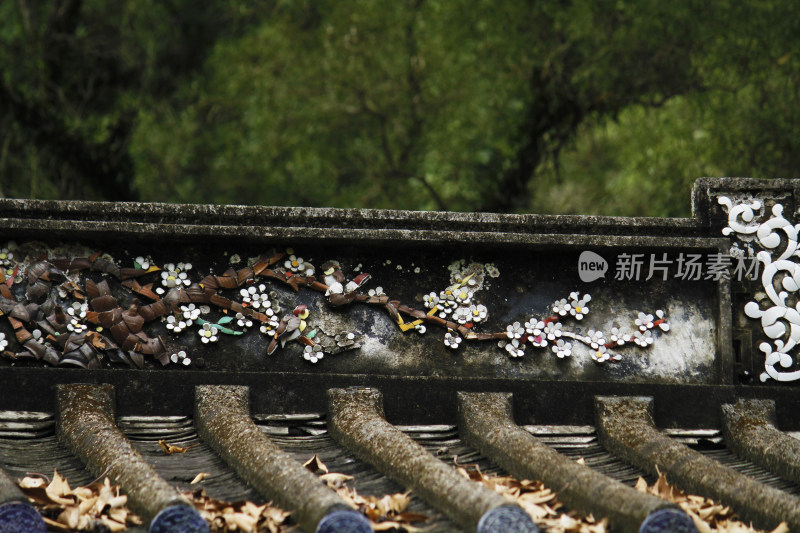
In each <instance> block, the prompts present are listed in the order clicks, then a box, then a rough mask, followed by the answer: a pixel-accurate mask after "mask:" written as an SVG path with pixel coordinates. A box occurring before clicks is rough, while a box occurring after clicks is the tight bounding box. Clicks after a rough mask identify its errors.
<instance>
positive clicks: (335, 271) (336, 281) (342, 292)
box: [321, 261, 371, 306]
mask: <svg viewBox="0 0 800 533" xmlns="http://www.w3.org/2000/svg"><path fill="white" fill-rule="evenodd" d="M321 268H322V273H323V275H324V276H325V285H327V286H328V290H327V291H325V296H326V297H327V298H328V302H329V303H330V304H331V305H333V306H340V305H345V304H349V303H350V302H352V301H353V300H355V299H356V296H357V294H356V291H357V290H358V288H359V287H361V286H362V285H363V284H365V283H366V282H367V281H369V279H370V277H371V276H370V275H369V274H367V273H366V272H362V273H361V274H359V275H358V276H356V277H355V278H353V279H352V280H350V281H348V282H347V284H345V277H344V274H343V273H342V269H341V266H340V265H339V262H338V261H328V262H326V263H324V264H323V265H322V267H321Z"/></svg>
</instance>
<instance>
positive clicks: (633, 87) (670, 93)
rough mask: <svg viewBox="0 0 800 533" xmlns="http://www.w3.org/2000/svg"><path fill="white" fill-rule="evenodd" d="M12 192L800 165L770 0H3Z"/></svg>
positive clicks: (490, 189)
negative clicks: (542, 0)
mask: <svg viewBox="0 0 800 533" xmlns="http://www.w3.org/2000/svg"><path fill="white" fill-rule="evenodd" d="M0 72H2V85H0V195H2V196H9V197H22V198H86V199H114V200H143V201H169V202H208V203H241V204H264V205H306V206H338V207H356V206H358V207H373V208H399V209H442V210H465V211H474V210H487V211H498V212H539V213H586V214H610V215H651V216H686V215H688V212H689V191H690V187H691V184H692V182H693V181H694V180H695V179H696V178H697V177H701V176H752V177H795V176H796V175H797V171H796V169H797V168H798V163H800V126H799V125H800V120H799V119H800V105H798V87H800V83H798V82H800V80H798V77H800V18H799V17H797V16H796V10H795V9H794V6H793V5H792V3H791V2H778V1H774V2H773V1H771V0H741V1H724V0H723V1H718V2H716V1H715V2H706V1H694V0H675V1H673V2H651V1H645V0H599V1H598V0H571V1H566V0H565V1H562V2H537V1H522V0H492V1H487V0H470V1H466V0H447V1H445V0H397V1H394V2H385V1H374V0H373V1H368V0H350V1H347V2H341V1H338V2H335V1H326V0H320V1H310V0H308V1H302V0H293V1H289V0H286V1H263V2H245V1H243V0H200V1H198V0H194V1H189V0H158V1H156V0H118V1H115V2H107V1H104V0H8V1H6V2H0Z"/></svg>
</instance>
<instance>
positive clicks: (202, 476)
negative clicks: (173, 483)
mask: <svg viewBox="0 0 800 533" xmlns="http://www.w3.org/2000/svg"><path fill="white" fill-rule="evenodd" d="M207 477H208V474H206V473H205V472H200V473H199V474H197V475H196V476H194V479H193V480H192V481H191V482H189V485H194V484H195V483H200V482H201V481H203V480H204V479H205V478H207Z"/></svg>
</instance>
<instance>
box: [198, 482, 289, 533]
mask: <svg viewBox="0 0 800 533" xmlns="http://www.w3.org/2000/svg"><path fill="white" fill-rule="evenodd" d="M183 495H184V496H185V497H186V498H188V499H189V500H190V501H191V502H192V503H193V504H194V507H195V509H197V511H198V512H199V513H200V516H202V517H203V519H205V521H206V522H208V525H209V528H210V529H211V533H223V532H225V533H228V532H231V531H241V532H243V533H256V532H257V533H266V532H269V533H285V532H288V531H289V530H290V527H289V524H288V519H289V515H290V514H291V513H289V512H287V511H283V510H281V509H278V508H277V507H273V506H272V504H271V503H265V504H264V505H256V504H254V503H253V502H248V501H239V502H233V503H228V502H224V501H222V500H216V499H214V498H212V497H210V496H208V495H207V494H206V491H205V490H203V489H198V490H195V491H190V492H184V493H183Z"/></svg>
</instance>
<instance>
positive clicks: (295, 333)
mask: <svg viewBox="0 0 800 533" xmlns="http://www.w3.org/2000/svg"><path fill="white" fill-rule="evenodd" d="M308 314H309V311H308V307H307V306H305V305H298V306H297V307H295V308H294V310H293V311H292V312H291V313H287V314H286V315H284V317H283V318H281V321H280V323H279V324H278V328H277V329H276V330H275V334H274V335H273V337H272V341H270V343H269V346H268V347H267V355H272V353H273V352H274V351H275V350H276V349H277V348H278V342H280V343H281V348H283V347H284V346H286V343H287V342H289V341H293V340H295V339H297V338H298V337H300V335H302V334H303V331H304V330H305V329H306V318H308Z"/></svg>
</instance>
